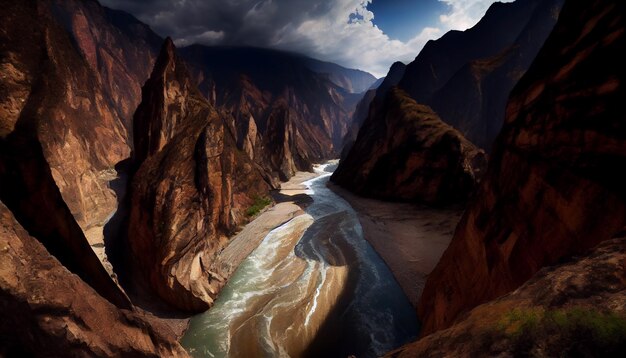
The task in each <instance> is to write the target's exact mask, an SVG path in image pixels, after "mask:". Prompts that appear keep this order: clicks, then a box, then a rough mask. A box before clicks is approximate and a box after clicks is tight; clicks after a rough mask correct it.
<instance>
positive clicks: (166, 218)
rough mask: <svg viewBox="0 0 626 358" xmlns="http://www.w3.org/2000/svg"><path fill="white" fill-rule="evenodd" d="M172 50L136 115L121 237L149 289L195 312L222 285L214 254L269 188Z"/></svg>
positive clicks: (166, 50) (165, 52)
mask: <svg viewBox="0 0 626 358" xmlns="http://www.w3.org/2000/svg"><path fill="white" fill-rule="evenodd" d="M175 52H176V51H175V48H174V45H173V43H172V41H171V40H170V39H168V40H166V43H165V44H164V45H163V48H162V50H161V54H160V55H159V58H158V60H157V62H156V65H155V68H154V71H153V73H152V75H151V77H150V79H149V80H148V82H147V83H146V85H145V86H144V88H143V99H142V102H141V105H140V106H139V108H138V109H137V112H136V113H135V120H134V123H135V124H134V138H135V153H134V161H135V163H136V166H137V167H138V169H137V172H136V174H135V176H134V178H133V181H132V188H131V192H132V193H131V213H130V219H129V233H128V238H129V244H130V248H131V251H132V253H133V255H134V258H135V260H134V261H135V262H134V265H135V270H137V272H140V273H141V274H142V275H143V277H144V279H145V280H147V281H148V282H149V284H150V286H151V287H152V288H153V289H154V291H155V292H156V293H157V294H158V295H159V296H160V297H161V298H162V299H163V300H165V301H166V302H168V303H169V304H171V305H172V306H174V307H176V308H178V309H182V310H186V311H193V312H199V311H203V310H206V309H208V308H209V307H210V305H211V304H212V303H213V300H214V299H215V297H216V295H217V293H218V291H219V290H220V288H221V287H222V286H223V285H224V283H225V282H224V277H222V276H221V274H220V273H219V272H218V271H219V270H216V269H214V268H213V267H219V266H220V265H216V262H215V261H216V257H217V255H218V253H219V252H220V251H221V250H222V249H223V248H224V247H225V245H226V243H227V242H228V235H229V234H231V233H232V232H233V231H234V229H235V228H236V227H237V226H238V225H239V224H241V223H242V222H243V221H244V220H245V219H246V215H245V210H246V209H247V208H248V207H249V206H251V205H252V204H254V198H255V197H258V196H262V195H264V194H266V193H267V190H268V186H267V185H266V184H265V182H264V181H263V179H262V178H261V176H260V174H259V173H258V170H257V168H256V167H255V166H254V165H253V164H252V162H251V161H250V160H249V159H248V157H247V156H246V154H245V153H243V152H240V151H239V150H238V149H237V147H236V140H235V137H234V136H235V129H234V127H232V126H231V125H229V122H230V121H229V117H223V116H221V115H220V113H218V112H217V111H216V110H215V109H214V108H213V107H212V106H211V105H210V104H209V102H208V101H207V100H206V99H205V98H204V97H203V96H202V95H201V94H200V92H199V91H198V89H197V88H196V87H195V85H194V84H193V82H192V81H191V77H190V76H189V74H188V72H187V69H186V67H185V65H184V64H183V62H182V61H181V60H179V59H178V58H177V56H176V53H175ZM248 133H250V130H248Z"/></svg>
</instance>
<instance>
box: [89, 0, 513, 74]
mask: <svg viewBox="0 0 626 358" xmlns="http://www.w3.org/2000/svg"><path fill="white" fill-rule="evenodd" d="M508 1H511V0H504V2H508ZM101 2H102V3H103V4H104V5H106V6H109V7H111V8H114V9H121V10H125V11H127V12H130V13H131V14H133V15H135V16H136V17H138V18H139V19H140V20H142V21H143V22H145V23H147V24H148V25H150V26H151V27H152V28H153V29H154V30H155V31H156V32H157V33H159V34H160V35H161V36H171V37H172V38H173V39H174V40H175V42H176V44H177V45H178V46H185V45H190V44H192V43H202V44H206V45H237V46H240V45H242V46H243V45H245V46H258V47H271V48H277V49H284V50H290V51H296V52H301V53H304V54H306V55H309V56H311V57H315V58H319V59H322V60H327V61H332V62H336V63H339V64H341V65H344V66H347V67H352V68H360V69H363V70H366V71H369V72H371V73H372V74H374V75H376V76H384V75H385V74H386V72H387V70H388V69H389V66H390V65H391V64H392V63H393V62H395V61H403V62H410V61H411V60H413V59H414V58H415V56H416V55H417V54H418V53H419V51H420V50H421V48H422V47H423V46H424V44H425V43H426V42H427V41H428V40H429V39H437V38H439V37H440V36H441V35H443V34H444V33H445V32H446V31H448V30H451V29H457V30H465V29H467V28H469V27H471V26H473V25H474V24H475V23H476V22H477V21H478V20H480V18H481V17H482V16H483V15H484V13H485V11H486V10H487V8H488V7H489V5H491V4H492V3H493V2H495V1H494V0H101Z"/></svg>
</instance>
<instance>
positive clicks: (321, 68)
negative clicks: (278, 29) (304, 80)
mask: <svg viewBox="0 0 626 358" xmlns="http://www.w3.org/2000/svg"><path fill="white" fill-rule="evenodd" d="M303 61H304V64H305V66H306V67H307V68H308V69H309V70H311V71H313V72H315V73H319V74H322V75H326V76H328V79H329V80H331V81H332V82H333V83H334V84H336V85H337V86H339V87H342V88H343V89H345V90H346V91H348V92H350V93H363V92H365V91H367V90H368V89H370V88H371V86H373V85H374V84H375V83H376V81H377V79H376V77H374V76H373V75H372V74H371V73H368V72H365V71H361V70H354V69H350V68H345V67H343V66H339V65H338V64H336V63H332V62H324V61H320V60H316V59H312V58H308V57H305V58H303Z"/></svg>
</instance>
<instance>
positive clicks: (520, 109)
mask: <svg viewBox="0 0 626 358" xmlns="http://www.w3.org/2000/svg"><path fill="white" fill-rule="evenodd" d="M625 14H626V4H624V3H621V2H613V1H608V0H595V1H590V2H585V3H581V2H577V1H568V2H567V3H566V5H565V6H564V8H563V11H562V13H561V17H560V19H559V22H558V24H557V26H556V28H555V29H554V31H553V32H552V34H551V35H550V37H549V38H548V40H547V42H546V44H545V45H544V47H543V49H542V51H541V52H540V54H539V55H538V57H537V59H536V60H535V62H534V63H533V64H532V66H531V68H530V69H529V70H528V72H527V73H526V75H525V76H524V77H523V78H522V80H521V81H520V82H519V84H518V85H517V86H516V88H515V89H514V91H513V93H512V95H511V99H510V101H509V104H508V107H507V112H506V113H507V115H506V121H505V125H504V128H503V130H502V132H501V134H500V136H499V137H498V140H497V142H496V145H495V147H494V153H493V156H492V159H491V162H490V165H489V169H488V171H487V174H486V177H485V179H484V180H483V183H482V184H481V188H480V191H479V192H478V193H477V195H476V198H475V200H474V201H473V202H472V203H471V205H470V206H469V208H468V209H467V211H466V213H465V215H464V217H463V219H462V220H461V223H460V224H459V226H458V228H457V230H456V233H455V235H454V238H453V240H452V242H451V244H450V247H449V248H448V249H447V251H446V252H445V253H444V255H443V257H442V259H441V261H440V262H439V264H438V265H437V267H436V268H435V270H434V271H433V272H432V273H431V275H430V276H429V278H428V281H427V283H426V287H425V289H424V293H423V296H422V299H421V301H420V304H419V309H418V313H419V316H420V317H421V318H422V320H423V322H424V326H423V333H422V334H423V335H427V334H429V333H432V332H434V331H436V330H439V329H443V328H446V327H449V326H450V325H452V324H453V323H454V322H455V320H457V319H459V317H460V316H461V315H462V314H463V312H466V311H468V310H469V309H471V308H473V307H475V306H477V305H479V304H481V303H484V302H486V301H488V300H491V299H494V298H496V297H498V296H501V295H503V294H505V293H507V292H510V291H511V290H513V289H515V288H517V287H519V286H520V285H521V284H523V283H524V282H525V281H526V280H528V279H529V278H530V277H531V276H532V275H533V274H534V273H536V272H537V271H538V270H539V269H541V268H542V267H544V266H546V265H553V264H555V263H558V262H559V261H560V260H562V259H564V258H567V257H570V256H572V255H576V254H580V253H582V252H585V251H586V250H588V249H589V248H591V247H594V246H595V245H597V244H598V243H599V242H601V241H603V240H606V239H610V238H611V237H613V235H614V234H615V233H616V232H618V231H619V230H621V229H622V228H623V227H624V225H625V223H626V187H625V186H624V183H626V174H625V172H624V171H623V170H617V169H616V168H623V167H624V166H625V165H626V121H624V118H623V115H621V113H622V112H623V111H622V106H623V99H624V98H626V87H625V86H624V81H625V80H626V69H625V67H624V66H623V64H624V63H626V56H625V55H624V52H623V51H622V49H623V48H625V47H626V18H625V16H626V15H625ZM622 270H623V267H622Z"/></svg>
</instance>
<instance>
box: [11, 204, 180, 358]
mask: <svg viewBox="0 0 626 358" xmlns="http://www.w3.org/2000/svg"><path fill="white" fill-rule="evenodd" d="M0 262H2V267H1V268H0V316H1V317H2V320H0V355H2V356H3V357H24V356H28V357H30V356H38V357H43V356H57V355H59V354H62V355H65V356H76V357H86V356H89V357H111V356H133V357H159V356H167V357H186V356H187V354H186V353H185V351H184V350H183V348H182V347H181V346H180V345H179V344H178V343H176V342H175V341H174V340H172V338H171V336H172V334H171V333H170V334H168V333H167V328H166V327H163V326H161V325H159V324H155V323H154V322H152V323H149V320H148V317H147V316H145V315H143V314H140V313H137V312H131V311H128V310H121V309H119V308H118V307H115V306H114V305H113V304H111V303H110V302H109V301H107V300H106V299H104V298H102V296H100V295H99V294H98V293H97V292H96V291H94V289H93V288H91V287H90V286H89V285H87V284H86V283H85V282H84V281H82V280H81V279H80V278H79V277H78V276H76V275H74V274H72V272H70V271H69V270H68V269H67V268H66V267H64V266H63V265H62V264H61V262H59V261H58V260H57V259H55V258H54V257H53V256H52V255H51V254H50V253H49V252H48V251H47V250H46V249H45V248H44V247H43V245H41V243H39V241H37V240H36V239H35V238H33V237H31V236H30V235H29V234H28V232H27V231H26V230H24V228H22V226H21V225H20V224H19V223H18V222H17V220H16V219H15V217H14V216H13V214H12V213H11V212H10V211H9V209H8V208H7V207H6V206H4V204H3V203H2V202H0Z"/></svg>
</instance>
